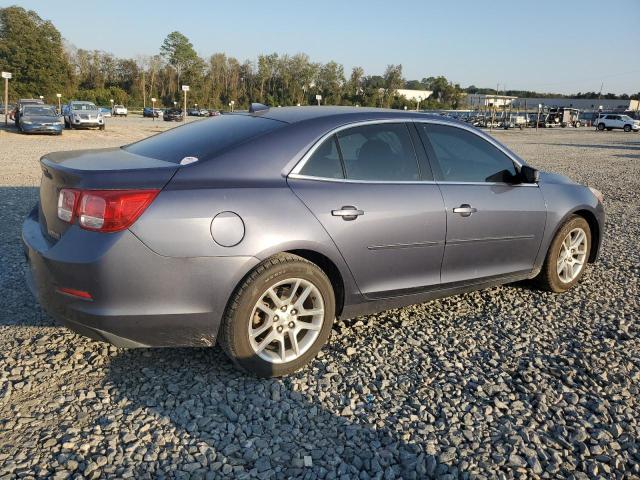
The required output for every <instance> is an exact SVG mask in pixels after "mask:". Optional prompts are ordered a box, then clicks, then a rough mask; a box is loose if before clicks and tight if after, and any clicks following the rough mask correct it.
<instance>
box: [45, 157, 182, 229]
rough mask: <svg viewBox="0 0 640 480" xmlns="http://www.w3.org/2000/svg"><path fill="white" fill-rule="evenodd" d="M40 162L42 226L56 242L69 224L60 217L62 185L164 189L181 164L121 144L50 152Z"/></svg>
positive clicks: (92, 187) (99, 188) (82, 187)
mask: <svg viewBox="0 0 640 480" xmlns="http://www.w3.org/2000/svg"><path fill="white" fill-rule="evenodd" d="M40 166H41V168H42V180H41V183H40V210H39V219H40V227H41V229H42V232H43V233H44V234H45V235H46V236H47V238H49V239H50V240H52V241H54V242H55V241H57V240H58V239H59V238H60V237H61V236H62V235H63V234H64V232H65V231H66V230H67V229H68V228H69V227H70V224H69V223H67V222H64V221H62V220H60V219H59V218H58V196H59V194H60V190H62V189H63V188H75V189H85V190H120V189H162V188H163V187H164V186H165V185H166V184H167V183H168V182H169V180H171V177H172V176H173V175H174V174H175V172H176V170H177V169H178V168H179V165H176V164H175V163H172V162H166V161H163V160H157V159H154V158H149V157H143V156H140V155H136V154H133V153H130V152H127V151H125V150H123V149H122V148H106V149H100V150H78V151H73V152H56V153H50V154H47V155H45V156H43V157H42V158H41V159H40Z"/></svg>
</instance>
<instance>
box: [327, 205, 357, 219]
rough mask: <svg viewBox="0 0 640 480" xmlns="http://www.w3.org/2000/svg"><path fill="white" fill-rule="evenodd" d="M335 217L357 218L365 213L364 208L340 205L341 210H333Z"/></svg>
mask: <svg viewBox="0 0 640 480" xmlns="http://www.w3.org/2000/svg"><path fill="white" fill-rule="evenodd" d="M331 215H333V216H334V217H342V219H343V220H355V219H356V218H358V216H359V215H364V211H363V210H358V209H357V208H356V207H354V206H352V205H345V206H343V207H340V210H331Z"/></svg>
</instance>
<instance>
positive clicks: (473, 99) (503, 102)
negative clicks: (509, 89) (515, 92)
mask: <svg viewBox="0 0 640 480" xmlns="http://www.w3.org/2000/svg"><path fill="white" fill-rule="evenodd" d="M517 99H518V97H511V96H509V95H492V94H485V93H468V94H467V95H466V98H465V99H464V103H466V105H467V106H468V107H469V108H478V107H481V108H484V107H497V108H501V107H508V106H509V105H511V104H512V102H513V101H514V100H517Z"/></svg>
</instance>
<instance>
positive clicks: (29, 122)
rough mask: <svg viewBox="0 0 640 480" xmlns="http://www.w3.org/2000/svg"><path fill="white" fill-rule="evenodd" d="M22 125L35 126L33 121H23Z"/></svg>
mask: <svg viewBox="0 0 640 480" xmlns="http://www.w3.org/2000/svg"><path fill="white" fill-rule="evenodd" d="M22 123H23V124H25V125H33V122H32V121H31V120H23V121H22Z"/></svg>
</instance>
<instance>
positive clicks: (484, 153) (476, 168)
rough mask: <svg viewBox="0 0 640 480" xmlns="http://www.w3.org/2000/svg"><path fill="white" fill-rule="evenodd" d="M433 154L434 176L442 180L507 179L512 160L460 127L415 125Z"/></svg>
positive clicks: (511, 173) (513, 170)
mask: <svg viewBox="0 0 640 480" xmlns="http://www.w3.org/2000/svg"><path fill="white" fill-rule="evenodd" d="M418 130H419V131H420V134H421V135H423V136H425V137H426V138H427V139H428V142H429V143H430V144H431V146H432V147H433V150H434V153H435V157H436V158H435V159H434V160H435V163H436V165H435V166H436V167H438V168H435V173H436V178H437V179H438V180H441V181H445V182H511V181H513V180H514V178H515V177H516V168H515V165H514V164H513V161H512V160H511V159H510V158H509V157H508V156H507V155H505V154H504V153H503V152H502V151H501V150H499V149H498V148H496V147H495V146H494V145H492V144H491V143H489V142H488V141H487V140H484V139H483V138H481V137H480V136H478V135H476V134H475V133H472V132H469V131H467V130H464V129H462V128H457V127H450V126H446V125H436V124H418Z"/></svg>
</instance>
